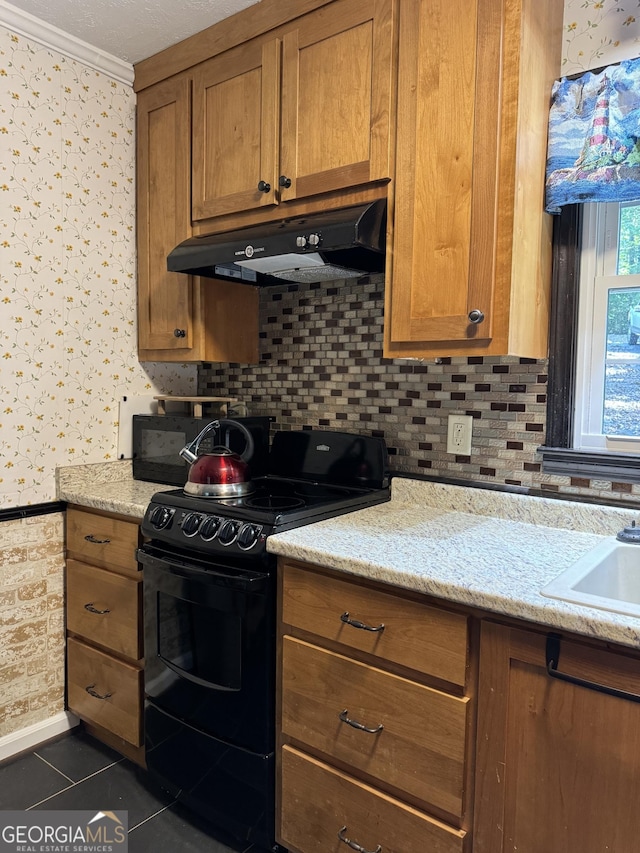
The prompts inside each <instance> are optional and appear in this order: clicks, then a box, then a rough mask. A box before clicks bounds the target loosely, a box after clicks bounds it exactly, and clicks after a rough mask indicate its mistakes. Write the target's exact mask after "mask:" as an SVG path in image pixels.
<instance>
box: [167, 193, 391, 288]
mask: <svg viewBox="0 0 640 853" xmlns="http://www.w3.org/2000/svg"><path fill="white" fill-rule="evenodd" d="M386 212H387V203H386V200H384V199H380V200H378V201H374V202H371V203H370V204H364V205H357V206H355V207H346V208H342V209H341V210H333V211H328V212H324V213H318V214H313V215H311V216H300V217H296V218H292V219H286V220H282V221H279V222H267V223H265V224H264V225H257V226H252V227H251V228H241V229H238V230H237V231H228V232H226V233H224V234H212V235H209V236H205V237H192V238H191V239H189V240H185V241H184V243H180V245H178V246H176V248H175V249H174V250H173V251H172V252H171V253H170V254H169V255H168V257H167V269H168V270H169V271H170V272H182V273H187V274H188V275H200V276H205V277H207V278H225V279H233V280H234V281H238V282H244V283H245V284H253V285H263V286H264V285H275V284H284V283H285V282H297V283H311V282H317V281H333V280H334V279H345V278H361V277H362V276H365V275H369V274H370V273H375V272H383V271H384V252H385V237H386Z"/></svg>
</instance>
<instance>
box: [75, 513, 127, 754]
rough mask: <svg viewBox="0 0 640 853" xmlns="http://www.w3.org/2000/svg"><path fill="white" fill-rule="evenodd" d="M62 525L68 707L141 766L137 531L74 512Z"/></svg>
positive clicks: (116, 520) (122, 521) (122, 522)
mask: <svg viewBox="0 0 640 853" xmlns="http://www.w3.org/2000/svg"><path fill="white" fill-rule="evenodd" d="M66 522H67V523H66V533H67V568H66V581H67V583H66V618H67V706H68V708H69V710H71V711H73V713H74V714H77V715H78V716H79V717H80V718H81V719H82V720H83V722H84V723H85V724H86V725H87V728H88V729H89V731H91V733H92V734H94V735H95V736H96V737H98V738H99V739H101V740H103V741H104V742H105V743H107V744H109V746H112V747H114V748H115V749H117V750H119V751H120V752H122V753H123V754H125V755H127V756H128V757H129V758H131V759H132V760H134V761H136V762H138V763H140V764H144V748H143V746H142V743H143V740H142V728H143V724H142V701H143V700H142V682H143V666H144V661H143V659H142V655H143V633H142V572H141V571H140V569H139V565H138V563H137V562H136V548H137V546H138V543H139V540H140V525H139V522H137V521H135V520H133V519H131V520H129V519H127V518H122V517H120V516H112V515H109V514H106V513H102V512H97V511H96V512H93V511H91V510H88V509H81V508H78V507H70V508H69V509H68V510H67V520H66Z"/></svg>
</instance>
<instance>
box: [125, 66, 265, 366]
mask: <svg viewBox="0 0 640 853" xmlns="http://www.w3.org/2000/svg"><path fill="white" fill-rule="evenodd" d="M137 134H138V135H137V226H138V235H137V239H138V357H139V359H140V360H141V361H178V362H197V361H221V362H230V361H232V362H241V363H249V362H255V361H257V360H258V293H257V289H256V288H253V287H250V286H247V285H239V284H234V283H227V282H215V283H212V282H210V281H204V280H202V279H200V278H199V277H197V276H186V275H183V274H181V273H172V272H168V271H167V255H168V254H169V252H170V251H171V250H172V249H174V248H175V246H176V245H177V244H178V243H180V242H182V241H183V240H185V239H187V238H189V237H190V236H191V81H190V79H189V78H188V77H187V76H182V77H177V78H173V79H169V80H166V81H163V82H161V83H158V84H157V85H155V86H152V87H150V88H148V89H145V90H144V91H143V92H140V93H139V94H138V101H137Z"/></svg>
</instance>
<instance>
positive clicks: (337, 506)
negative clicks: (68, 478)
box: [142, 430, 390, 558]
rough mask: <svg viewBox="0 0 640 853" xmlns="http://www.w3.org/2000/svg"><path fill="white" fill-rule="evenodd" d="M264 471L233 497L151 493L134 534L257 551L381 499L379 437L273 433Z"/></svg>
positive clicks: (212, 551) (211, 548)
mask: <svg viewBox="0 0 640 853" xmlns="http://www.w3.org/2000/svg"><path fill="white" fill-rule="evenodd" d="M269 470H270V473H269V474H267V475H266V476H262V477H257V478H256V479H255V480H252V481H251V491H250V492H249V493H248V494H245V495H243V496H241V497H234V498H210V497H195V496H193V495H187V494H185V493H184V491H183V490H182V489H174V490H172V491H167V492H158V493H157V494H155V495H154V496H153V499H152V501H151V503H150V505H149V507H148V509H147V512H146V514H145V517H144V520H143V523H142V532H143V534H144V535H145V536H147V537H149V538H151V539H155V540H158V541H160V542H162V543H165V544H167V545H168V546H169V547H175V548H178V549H183V548H186V549H189V550H193V551H196V552H198V554H200V555H202V554H209V555H211V556H214V555H218V556H224V557H225V558H228V557H232V556H233V557H240V558H243V557H246V558H251V557H254V558H256V557H259V556H260V555H261V554H262V553H263V552H264V550H265V545H266V538H267V536H269V535H271V534H273V533H280V532H282V531H284V530H290V529H292V528H294V527H299V526H301V525H304V524H310V523H311V522H314V521H321V520H323V519H326V518H333V517H335V516H338V515H342V514H343V513H346V512H352V511H354V510H356V509H362V508H364V507H367V506H372V505H374V504H377V503H382V502H384V501H387V500H389V496H390V492H389V482H388V477H387V455H386V447H385V444H384V441H383V440H382V439H380V438H373V437H370V436H360V435H352V434H350V433H339V432H328V431H326V432H325V431H319V430H304V431H301V432H297V431H296V432H285V431H280V432H276V433H275V435H274V437H273V443H272V446H271V450H270V452H269Z"/></svg>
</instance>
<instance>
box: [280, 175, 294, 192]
mask: <svg viewBox="0 0 640 853" xmlns="http://www.w3.org/2000/svg"><path fill="white" fill-rule="evenodd" d="M278 183H279V184H280V186H281V187H284V188H285V189H289V187H290V186H291V178H288V177H287V176H286V175H280V180H279V181H278Z"/></svg>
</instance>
